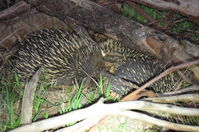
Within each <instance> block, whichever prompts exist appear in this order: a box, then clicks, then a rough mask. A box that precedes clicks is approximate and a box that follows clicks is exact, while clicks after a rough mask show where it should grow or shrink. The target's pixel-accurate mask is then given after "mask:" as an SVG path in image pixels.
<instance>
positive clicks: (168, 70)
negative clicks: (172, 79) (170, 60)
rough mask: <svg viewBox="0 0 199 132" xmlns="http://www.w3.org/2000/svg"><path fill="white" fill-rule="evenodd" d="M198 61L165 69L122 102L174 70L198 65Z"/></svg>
mask: <svg viewBox="0 0 199 132" xmlns="http://www.w3.org/2000/svg"><path fill="white" fill-rule="evenodd" d="M198 63H199V60H195V61H191V62H188V63H183V64H179V65H177V66H172V67H170V68H168V69H166V70H165V71H164V72H162V73H161V74H160V75H158V76H156V77H155V78H153V79H152V80H150V81H148V82H147V83H145V84H144V85H142V86H141V87H140V88H139V89H137V90H135V91H133V92H132V93H130V94H129V95H127V96H125V97H124V98H123V99H122V101H128V100H129V99H130V98H131V97H132V96H135V95H137V94H138V93H140V92H141V91H142V90H144V89H145V88H146V87H148V86H150V85H151V84H153V83H154V82H156V81H158V80H159V79H161V78H162V77H164V76H166V75H168V74H169V73H171V72H174V71H176V70H179V69H183V68H186V67H188V66H192V65H195V64H198Z"/></svg>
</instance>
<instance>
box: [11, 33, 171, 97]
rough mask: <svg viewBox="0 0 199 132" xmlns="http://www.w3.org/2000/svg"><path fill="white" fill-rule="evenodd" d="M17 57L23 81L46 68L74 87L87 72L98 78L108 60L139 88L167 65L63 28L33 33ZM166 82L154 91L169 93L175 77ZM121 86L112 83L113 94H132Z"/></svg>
mask: <svg viewBox="0 0 199 132" xmlns="http://www.w3.org/2000/svg"><path fill="white" fill-rule="evenodd" d="M102 53H104V55H103V54H102ZM16 56H17V58H16V60H15V70H16V71H17V73H18V74H19V75H20V77H21V78H22V79H23V80H24V79H26V78H27V77H28V75H32V74H33V73H34V72H35V71H36V70H37V69H38V68H43V69H44V70H45V71H46V73H48V75H49V76H52V78H53V77H54V78H55V79H56V80H58V84H72V82H73V81H74V79H77V81H81V80H82V79H83V78H84V77H87V75H86V74H85V72H86V73H87V74H89V75H90V76H92V77H96V76H98V73H99V72H100V71H101V70H102V69H103V68H104V61H109V62H113V63H114V65H115V67H116V72H115V75H116V76H117V78H121V79H125V80H127V81H132V82H133V83H136V84H138V85H141V84H143V83H144V82H146V81H148V80H149V79H151V78H152V77H154V76H155V75H157V74H159V73H160V72H161V71H162V70H163V65H162V64H161V63H159V62H158V61H154V59H153V58H152V57H150V56H147V55H145V54H143V53H141V52H138V51H136V50H133V49H131V48H128V47H126V46H124V45H123V44H121V43H120V42H119V41H114V40H111V39H108V40H107V41H105V42H102V43H100V44H99V45H98V44H96V43H93V42H92V41H90V40H89V39H86V38H82V37H79V36H78V35H76V34H75V33H73V32H68V31H63V30H59V29H44V30H40V31H37V32H35V33H32V34H31V35H29V36H28V37H27V39H25V40H24V41H22V42H21V43H20V48H19V51H18V52H17V55H16ZM156 62H157V63H156ZM162 80H163V81H160V82H159V83H157V84H156V83H155V84H154V85H153V89H154V90H156V91H160V89H163V91H167V90H165V89H166V88H168V87H170V84H171V85H172V84H173V82H171V81H170V80H172V77H171V76H167V77H165V78H164V79H162ZM117 83H118V82H117V80H116V81H114V79H113V80H112V81H111V85H112V86H111V91H114V92H116V93H119V94H120V95H124V94H126V93H127V92H129V89H128V88H123V87H122V86H118V85H117ZM167 83H168V84H167ZM164 85H166V86H167V87H164ZM158 89H159V90H158Z"/></svg>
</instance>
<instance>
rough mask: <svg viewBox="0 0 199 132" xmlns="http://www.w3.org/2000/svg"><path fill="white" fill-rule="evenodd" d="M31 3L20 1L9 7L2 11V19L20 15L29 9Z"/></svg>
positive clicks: (0, 14) (0, 17)
mask: <svg viewBox="0 0 199 132" xmlns="http://www.w3.org/2000/svg"><path fill="white" fill-rule="evenodd" d="M29 8H30V5H29V4H27V3H26V2H24V1H19V2H18V3H16V4H14V5H13V6H11V7H10V8H8V9H5V10H3V11H1V12H0V20H5V19H8V18H9V19H10V18H13V17H15V16H17V15H20V14H22V13H24V12H26V11H28V10H29Z"/></svg>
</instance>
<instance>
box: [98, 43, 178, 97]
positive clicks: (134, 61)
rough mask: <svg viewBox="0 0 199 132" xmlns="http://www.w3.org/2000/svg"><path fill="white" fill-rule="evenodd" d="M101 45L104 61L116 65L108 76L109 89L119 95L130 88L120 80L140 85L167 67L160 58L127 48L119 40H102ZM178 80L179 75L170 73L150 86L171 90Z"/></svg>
mask: <svg viewBox="0 0 199 132" xmlns="http://www.w3.org/2000/svg"><path fill="white" fill-rule="evenodd" d="M101 47H102V50H103V52H104V54H105V55H104V58H105V61H111V62H112V63H114V65H115V66H116V70H115V72H114V76H110V77H109V78H110V79H111V81H110V84H111V85H110V87H111V90H112V91H113V92H115V93H117V94H119V95H125V94H127V93H128V92H129V91H131V90H132V88H131V87H129V86H126V85H123V84H122V80H124V81H126V82H131V83H133V84H136V85H137V86H141V85H143V84H144V83H146V82H147V81H149V80H150V79H152V78H153V77H155V76H157V75H158V74H160V73H161V72H162V71H163V70H164V69H165V68H166V67H167V66H166V65H165V64H163V63H162V62H161V61H160V60H158V59H156V58H154V57H152V56H149V55H146V54H144V53H142V52H139V51H137V50H134V49H131V48H128V47H127V46H125V45H123V44H122V43H121V42H119V41H115V40H108V41H105V42H102V43H101ZM112 56H113V57H112ZM114 57H115V58H114ZM178 80H179V77H178V76H177V75H175V74H174V73H171V74H169V75H167V76H165V77H163V78H162V79H160V80H159V81H157V82H155V83H154V84H153V85H151V86H150V88H152V90H153V91H155V92H159V93H163V92H168V91H172V90H173V89H174V88H175V87H176V85H177V82H178Z"/></svg>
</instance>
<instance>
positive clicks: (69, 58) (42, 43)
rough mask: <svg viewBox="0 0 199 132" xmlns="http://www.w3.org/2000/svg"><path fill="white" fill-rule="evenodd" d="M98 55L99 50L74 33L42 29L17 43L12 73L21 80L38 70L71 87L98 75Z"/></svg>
mask: <svg viewBox="0 0 199 132" xmlns="http://www.w3.org/2000/svg"><path fill="white" fill-rule="evenodd" d="M101 62H102V55H101V52H100V49H99V47H98V46H97V45H96V44H93V43H92V42H90V41H89V40H86V39H85V38H84V39H83V38H81V37H79V36H78V35H76V34H75V33H72V32H67V31H63V30H59V29H44V30H40V31H37V32H35V33H32V34H31V35H29V36H28V37H27V39H26V40H24V41H23V42H21V43H20V49H19V51H18V53H17V59H16V60H15V70H16V71H17V73H18V74H19V75H20V77H21V78H22V79H23V80H24V79H26V78H27V75H32V74H33V73H34V72H35V71H36V70H37V69H38V68H42V69H44V70H45V71H46V72H47V73H48V75H49V76H51V77H53V78H59V79H58V83H59V84H72V81H74V79H77V80H78V81H79V80H82V79H83V78H84V77H86V74H85V72H86V73H87V74H89V75H91V76H92V75H94V74H97V73H96V72H97V71H99V69H100V65H101Z"/></svg>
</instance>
